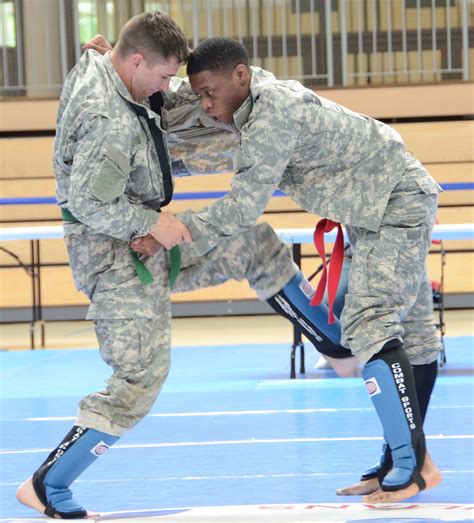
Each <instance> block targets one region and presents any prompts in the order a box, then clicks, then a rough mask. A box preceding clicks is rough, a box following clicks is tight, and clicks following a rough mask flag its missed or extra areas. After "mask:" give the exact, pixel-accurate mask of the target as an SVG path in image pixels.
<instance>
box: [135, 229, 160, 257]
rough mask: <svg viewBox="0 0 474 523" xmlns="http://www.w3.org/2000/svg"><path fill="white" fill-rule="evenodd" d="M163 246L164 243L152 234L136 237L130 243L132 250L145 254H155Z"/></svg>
mask: <svg viewBox="0 0 474 523" xmlns="http://www.w3.org/2000/svg"><path fill="white" fill-rule="evenodd" d="M162 247H163V245H161V243H159V242H158V241H156V240H155V238H153V236H152V235H151V234H147V235H146V236H141V237H140V238H135V240H133V241H132V242H131V243H130V248H131V249H132V251H135V252H137V253H138V254H144V255H145V256H153V255H154V254H156V253H157V252H158V251H159V250H160V249H161V248H162Z"/></svg>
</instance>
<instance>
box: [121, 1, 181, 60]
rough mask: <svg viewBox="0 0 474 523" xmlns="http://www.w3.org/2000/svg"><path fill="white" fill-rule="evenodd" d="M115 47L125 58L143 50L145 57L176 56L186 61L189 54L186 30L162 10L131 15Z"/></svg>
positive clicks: (141, 52)
mask: <svg viewBox="0 0 474 523" xmlns="http://www.w3.org/2000/svg"><path fill="white" fill-rule="evenodd" d="M116 47H117V52H118V54H119V56H121V57H122V58H125V57H127V56H129V55H130V54H132V53H140V54H142V55H143V56H144V57H145V59H152V60H153V59H155V60H156V58H158V57H159V58H164V59H165V60H168V59H169V58H171V57H173V56H174V57H176V59H177V60H178V61H179V62H181V63H185V62H187V60H188V56H189V47H188V42H187V39H186V36H185V34H184V33H183V31H182V30H181V29H180V28H179V27H178V25H177V24H176V22H175V21H174V20H173V19H172V18H171V17H170V16H168V15H167V14H164V13H160V12H159V11H155V12H149V13H142V14H139V15H136V16H134V17H133V18H131V19H130V20H129V21H128V22H127V23H126V24H125V25H124V27H123V28H122V30H121V31H120V35H119V38H118V41H117V46H116ZM155 57H156V58H155Z"/></svg>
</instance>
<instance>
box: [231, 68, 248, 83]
mask: <svg viewBox="0 0 474 523" xmlns="http://www.w3.org/2000/svg"><path fill="white" fill-rule="evenodd" d="M233 74H234V77H235V78H236V80H237V81H238V82H239V84H241V85H243V84H245V83H246V82H247V80H248V79H249V76H250V74H249V70H248V68H247V66H246V65H244V64H238V65H237V66H236V67H235V69H234V73H233Z"/></svg>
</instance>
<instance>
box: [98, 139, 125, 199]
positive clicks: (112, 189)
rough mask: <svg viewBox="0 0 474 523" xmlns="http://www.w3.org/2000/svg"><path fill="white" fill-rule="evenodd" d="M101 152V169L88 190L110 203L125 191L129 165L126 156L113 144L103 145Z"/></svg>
mask: <svg viewBox="0 0 474 523" xmlns="http://www.w3.org/2000/svg"><path fill="white" fill-rule="evenodd" d="M103 154H104V158H103V160H102V166H101V169H100V171H99V173H98V174H97V176H96V178H95V179H94V181H93V182H92V186H91V190H90V192H91V194H92V196H94V197H95V198H97V199H98V200H100V201H102V202H105V203H111V202H113V201H114V200H115V199H117V198H119V197H120V196H122V194H123V193H124V192H125V187H126V185H127V179H128V175H129V171H130V165H129V161H128V158H127V156H126V155H125V154H123V153H122V151H120V150H119V149H117V148H116V147H115V146H113V145H107V146H106V147H104V150H103Z"/></svg>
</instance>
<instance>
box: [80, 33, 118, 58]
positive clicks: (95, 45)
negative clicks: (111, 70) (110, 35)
mask: <svg viewBox="0 0 474 523" xmlns="http://www.w3.org/2000/svg"><path fill="white" fill-rule="evenodd" d="M82 49H94V51H97V52H98V53H100V54H105V53H106V52H107V51H112V49H113V48H112V46H111V45H110V44H109V42H108V41H107V40H106V39H105V36H102V35H99V34H97V35H95V36H94V38H93V39H92V40H89V41H88V42H86V43H85V44H84V45H83V46H82Z"/></svg>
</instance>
